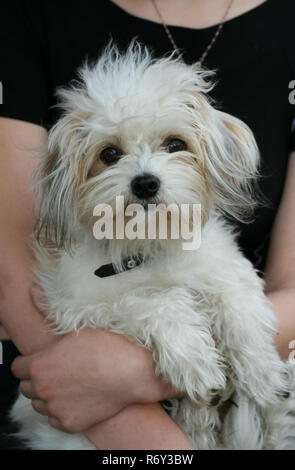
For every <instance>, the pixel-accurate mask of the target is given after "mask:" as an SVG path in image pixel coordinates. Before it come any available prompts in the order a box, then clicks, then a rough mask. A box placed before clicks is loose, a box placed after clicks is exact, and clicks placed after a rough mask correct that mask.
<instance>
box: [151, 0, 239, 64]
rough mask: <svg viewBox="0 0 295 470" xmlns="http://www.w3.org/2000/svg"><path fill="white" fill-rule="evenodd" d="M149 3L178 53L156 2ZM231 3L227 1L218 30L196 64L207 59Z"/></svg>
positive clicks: (152, 0) (231, 1)
mask: <svg viewBox="0 0 295 470" xmlns="http://www.w3.org/2000/svg"><path fill="white" fill-rule="evenodd" d="M151 2H152V4H153V6H154V9H155V10H156V12H157V15H158V17H159V19H160V21H161V23H162V26H163V28H164V30H165V32H166V34H167V36H168V39H169V41H170V42H171V44H172V47H173V49H174V50H175V51H178V50H179V47H178V46H177V44H176V42H175V41H174V38H173V36H172V34H171V31H170V29H169V28H168V26H167V24H166V23H165V21H164V18H163V15H162V13H161V12H160V10H159V7H158V5H157V3H156V0H151ZM233 3H234V0H230V1H229V3H228V5H227V7H226V10H225V13H224V15H223V17H222V18H221V21H220V23H219V25H218V28H217V30H216V32H215V34H214V36H213V38H212V39H211V41H210V43H209V44H208V46H207V47H206V49H205V51H204V52H203V54H202V55H201V57H200V58H199V60H198V61H197V63H198V64H200V65H202V63H203V62H204V60H205V58H206V57H207V55H208V53H209V52H210V50H211V49H212V47H213V45H214V43H215V42H216V39H217V38H218V36H219V35H220V33H221V30H222V28H223V26H224V23H225V21H226V19H227V16H228V13H229V11H230V9H231V7H232V4H233Z"/></svg>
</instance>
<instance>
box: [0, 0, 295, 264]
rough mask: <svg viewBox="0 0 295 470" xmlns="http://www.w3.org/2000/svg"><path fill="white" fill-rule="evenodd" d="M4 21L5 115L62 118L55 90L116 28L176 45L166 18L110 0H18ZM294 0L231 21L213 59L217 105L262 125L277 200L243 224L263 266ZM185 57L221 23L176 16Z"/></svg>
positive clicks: (159, 46) (283, 128)
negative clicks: (138, 13) (198, 23)
mask: <svg viewBox="0 0 295 470" xmlns="http://www.w3.org/2000/svg"><path fill="white" fill-rule="evenodd" d="M0 21H1V26H0V81H1V82H2V85H3V104H1V105H0V115H2V116H6V117H11V118H16V119H21V120H24V121H29V122H33V123H36V124H40V125H42V126H45V127H47V128H49V127H50V126H51V125H52V123H53V122H54V121H55V120H56V119H57V110H56V108H54V107H52V106H53V105H54V104H56V98H55V94H54V91H55V89H56V88H57V87H59V86H64V85H67V84H69V82H70V81H71V80H72V79H73V78H75V77H76V71H77V69H78V68H79V67H80V66H81V64H82V63H83V62H84V60H85V58H86V57H88V58H89V59H95V58H97V57H98V56H99V55H100V53H101V51H102V50H103V48H104V47H105V45H106V44H107V43H108V42H109V40H110V38H111V37H112V38H113V40H114V41H115V42H116V43H118V44H119V46H120V47H121V48H122V49H124V48H126V46H127V45H128V43H129V42H130V40H131V38H133V37H135V36H136V37H137V38H138V39H139V40H140V41H141V42H143V43H145V44H147V45H148V46H150V47H151V48H152V49H153V50H154V51H155V54H156V55H158V56H160V55H162V54H164V53H167V52H168V51H169V50H171V49H172V46H171V43H170V42H169V40H168V37H167V35H166V33H165V31H164V29H163V26H162V25H161V24H157V23H154V22H152V21H148V20H145V19H140V18H138V17H135V16H133V15H130V14H128V13H127V12H125V11H124V10H123V9H121V8H120V7H118V6H117V5H115V4H113V3H112V2H110V1H109V0H100V1H97V2H94V1H92V0H91V1H89V0H84V1H83V2H82V3H76V4H73V3H72V2H68V1H63V2H60V1H56V0H51V1H50V2H45V1H40V0H38V1H34V0H30V1H26V0H24V1H20V0H18V1H16V0H10V2H9V3H8V4H7V5H6V8H5V11H4V12H3V6H2V7H1V19H0ZM294 25H295V2H294V0H268V1H266V2H265V3H263V4H261V5H260V6H258V7H256V8H254V9H253V10H250V11H248V12H246V13H244V14H242V15H241V16H238V17H236V18H234V19H232V20H229V21H227V22H226V23H225V25H224V28H223V30H222V32H221V34H220V36H219V37H218V39H217V41H216V43H215V44H214V46H213V48H212V50H211V51H210V53H209V54H208V56H207V58H206V61H205V64H204V65H205V66H206V67H208V68H213V69H215V70H217V74H216V79H217V85H216V87H215V89H214V91H213V97H214V98H215V99H216V104H217V106H218V107H219V108H220V109H222V110H224V111H226V112H229V113H231V114H233V115H235V116H237V117H239V118H241V119H243V120H244V121H245V122H246V123H247V124H248V125H249V126H250V127H251V129H252V130H253V132H254V134H255V137H256V139H257V142H258V146H259V149H260V152H261V158H262V174H263V176H264V178H263V179H262V180H261V182H260V185H261V188H262V191H263V193H264V194H265V196H266V198H267V199H268V201H269V204H268V207H263V208H261V209H260V210H258V211H257V213H256V218H255V221H254V223H252V224H250V225H243V226H242V227H241V237H240V244H241V246H242V248H243V249H244V251H245V253H246V255H247V256H248V257H249V258H250V259H251V261H252V262H253V263H254V264H255V265H256V266H257V267H259V268H262V267H263V262H264V260H265V257H266V250H267V243H268V239H269V234H270V231H271V227H272V224H273V220H274V217H275V213H276V210H277V208H278V204H279V201H280V197H281V194H282V189H283V186H284V180H285V174H286V167H287V162H288V155H289V152H290V150H291V148H295V142H294V137H292V138H291V128H292V122H293V119H294V116H295V105H291V104H290V102H289V99H288V96H289V94H290V93H291V91H292V89H290V88H289V84H290V82H291V81H292V80H294V79H295V28H294ZM170 30H171V32H172V35H173V37H174V39H175V42H176V44H177V45H178V47H180V48H182V49H183V51H184V57H185V60H186V61H187V62H189V63H191V62H194V61H197V60H198V59H199V58H200V56H201V55H202V53H203V52H204V50H205V49H206V47H207V46H208V44H209V43H210V41H211V39H212V37H213V35H214V33H215V31H216V26H213V27H209V28H204V29H191V28H184V27H179V26H171V27H170Z"/></svg>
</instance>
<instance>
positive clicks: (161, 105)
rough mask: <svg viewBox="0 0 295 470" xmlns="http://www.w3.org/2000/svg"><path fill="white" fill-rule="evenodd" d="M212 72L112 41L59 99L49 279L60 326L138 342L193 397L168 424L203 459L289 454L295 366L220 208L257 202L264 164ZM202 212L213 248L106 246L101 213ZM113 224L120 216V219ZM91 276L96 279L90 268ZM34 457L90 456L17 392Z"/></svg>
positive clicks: (45, 268) (46, 185)
mask: <svg viewBox="0 0 295 470" xmlns="http://www.w3.org/2000/svg"><path fill="white" fill-rule="evenodd" d="M209 75H210V74H209V73H208V72H207V71H204V70H202V69H201V68H200V67H199V66H198V65H192V66H188V65H186V64H184V63H183V62H182V60H181V59H179V58H178V57H176V56H175V54H174V55H172V56H170V57H168V58H162V59H158V60H154V59H153V58H152V57H151V54H150V53H149V52H148V51H147V50H146V49H145V48H143V47H142V46H139V45H138V44H136V43H133V44H132V45H131V46H130V47H129V49H128V51H127V53H126V54H124V55H120V53H119V52H118V51H117V49H116V48H115V47H114V46H110V47H109V48H107V50H106V52H105V53H104V55H103V56H102V57H101V58H100V59H99V60H98V62H97V63H96V64H95V65H93V66H89V65H85V66H84V67H83V68H82V70H81V73H80V78H81V82H80V83H76V84H75V85H73V86H72V87H71V88H69V89H64V90H61V91H60V92H59V96H60V97H61V100H62V108H63V110H64V114H63V116H62V117H61V119H60V120H59V121H58V122H57V124H56V125H55V126H54V127H53V129H52V130H51V132H50V134H49V144H48V154H47V156H46V158H45V159H44V160H43V162H42V164H41V171H40V176H39V178H40V182H41V184H42V190H43V198H42V202H41V209H40V223H39V238H40V241H41V246H40V247H39V248H36V253H37V256H38V260H39V266H38V270H37V271H38V272H37V275H38V279H39V282H40V284H41V286H42V288H43V289H44V292H45V297H46V299H47V308H48V310H49V312H50V313H49V319H50V320H52V322H53V323H54V325H55V332H57V333H66V332H69V331H72V330H76V329H77V330H78V329H79V328H83V327H86V326H88V327H93V328H106V329H109V330H111V331H113V332H116V333H119V334H122V335H127V336H128V337H129V338H132V339H133V340H134V341H136V342H138V343H140V344H142V345H144V346H145V347H147V348H149V349H150V350H151V351H152V352H153V357H154V361H155V370H156V373H157V374H159V375H162V376H163V377H164V378H166V379H167V380H169V381H170V382H171V383H172V384H173V385H174V386H175V387H176V388H177V389H179V390H180V391H182V392H183V398H182V399H181V400H174V401H172V410H171V416H172V418H173V419H174V420H175V422H176V423H177V424H178V425H179V426H180V427H181V428H182V429H183V431H184V432H185V433H186V435H187V436H188V438H189V439H190V440H191V442H192V443H193V445H194V446H195V447H196V448H197V449H219V448H223V449H294V448H295V416H294V409H295V398H294V384H295V380H294V372H293V371H292V369H291V366H290V365H289V366H288V365H287V364H286V363H284V362H283V361H281V360H280V359H279V356H278V354H277V352H276V349H275V347H274V334H275V317H274V314H273V312H272V310H271V308H270V306H269V305H268V302H267V300H266V297H265V295H264V293H263V289H264V285H263V281H262V280H261V279H260V278H259V277H258V275H257V274H256V272H255V270H254V268H253V267H252V265H251V263H250V262H249V261H248V260H247V259H245V257H244V256H243V255H242V253H241V251H240V250H239V248H238V246H237V243H236V241H235V235H234V233H233V230H232V229H231V227H230V226H229V223H228V222H226V221H225V220H224V219H223V218H222V213H226V214H229V215H231V216H232V217H234V218H236V219H239V220H242V219H244V218H245V215H246V213H248V212H251V211H252V209H253V207H254V198H253V196H252V192H251V183H252V182H253V178H255V176H257V166H258V161H259V156H258V151H257V147H256V144H255V140H254V138H253V135H252V133H251V131H250V130H249V129H248V127H247V126H246V125H245V124H244V123H242V122H241V121H240V120H238V119H236V118H234V117H232V116H230V115H228V114H225V113H223V112H221V111H218V110H216V109H214V108H213V107H212V105H211V104H210V102H209V99H208V98H207V96H206V94H207V92H208V91H209V90H210V89H211V85H210V84H209V83H208V81H207V80H206V79H207V77H208V76H209ZM118 195H121V196H124V198H125V201H126V204H127V203H128V204H130V203H140V204H141V205H142V206H143V207H144V208H145V209H146V211H148V206H147V204H148V203H155V204H158V203H164V204H166V205H167V204H170V203H176V204H177V205H179V206H180V205H181V204H201V206H202V220H201V225H202V242H201V246H200V248H199V249H198V250H195V251H184V250H183V240H181V239H179V240H172V239H167V240H159V239H156V240H150V239H145V240H128V239H127V238H125V239H123V240H118V239H117V240H116V239H114V240H108V241H106V240H97V239H95V238H94V237H93V233H92V230H93V224H94V220H93V209H94V207H95V206H96V205H97V204H99V203H106V204H110V205H111V207H113V208H114V207H115V199H116V196H118ZM115 215H116V214H115ZM95 272H96V274H97V275H95V274H94V273H95ZM11 416H12V419H14V420H15V421H16V422H17V423H18V424H19V425H20V433H19V436H20V437H22V438H23V439H25V441H26V442H27V445H28V446H29V447H30V448H33V449H93V448H94V446H93V445H92V444H91V443H90V442H88V441H87V440H86V438H85V437H83V436H82V434H75V435H70V434H66V433H63V432H61V431H58V430H55V429H53V428H51V427H50V426H49V425H48V422H47V418H46V417H44V416H41V415H39V414H38V413H36V412H35V411H34V410H33V409H32V407H31V403H30V401H29V400H28V399H26V398H24V397H23V396H20V397H19V398H18V400H17V402H16V403H15V405H14V407H13V410H12V412H11Z"/></svg>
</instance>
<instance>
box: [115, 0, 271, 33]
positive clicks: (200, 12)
mask: <svg viewBox="0 0 295 470" xmlns="http://www.w3.org/2000/svg"><path fill="white" fill-rule="evenodd" d="M265 1H267V0H234V2H233V4H232V6H231V8H230V10H229V12H228V15H227V20H230V19H232V18H234V17H236V16H239V15H242V14H243V13H245V12H246V11H249V10H251V9H253V8H255V7H257V6H259V5H260V4H262V3H264V2H265ZM112 2H113V3H115V4H116V5H118V6H119V7H121V8H123V9H124V10H126V11H127V12H128V13H130V14H132V15H134V16H138V17H139V18H144V19H147V20H150V21H154V22H156V23H161V20H160V19H159V15H158V14H157V11H156V10H155V7H154V5H153V3H152V1H151V0H112ZM229 2H230V0H181V1H180V0H156V3H157V6H158V8H159V10H160V12H161V15H162V17H163V19H164V21H165V23H166V24H168V25H176V26H184V27H188V28H207V27H210V26H213V25H215V24H219V23H220V21H221V19H222V17H223V15H224V13H225V12H226V9H227V7H228V5H229Z"/></svg>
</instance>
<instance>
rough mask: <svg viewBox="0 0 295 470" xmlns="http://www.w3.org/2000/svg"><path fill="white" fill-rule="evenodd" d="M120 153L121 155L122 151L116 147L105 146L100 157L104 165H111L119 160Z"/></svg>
mask: <svg viewBox="0 0 295 470" xmlns="http://www.w3.org/2000/svg"><path fill="white" fill-rule="evenodd" d="M121 155H122V152H121V150H120V149H118V148H117V147H106V148H105V149H103V151H102V152H101V153H100V159H101V160H102V161H103V162H104V163H105V164H106V165H113V163H116V162H117V161H118V160H119V158H120V156H121Z"/></svg>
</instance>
